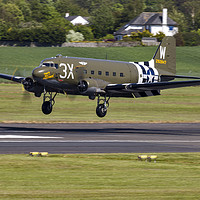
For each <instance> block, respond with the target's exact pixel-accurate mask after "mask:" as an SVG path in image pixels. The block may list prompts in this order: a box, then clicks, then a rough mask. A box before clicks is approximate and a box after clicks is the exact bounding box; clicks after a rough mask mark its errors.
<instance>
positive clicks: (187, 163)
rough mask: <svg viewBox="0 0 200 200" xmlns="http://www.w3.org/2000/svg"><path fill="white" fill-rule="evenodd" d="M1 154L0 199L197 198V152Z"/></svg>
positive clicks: (199, 174)
mask: <svg viewBox="0 0 200 200" xmlns="http://www.w3.org/2000/svg"><path fill="white" fill-rule="evenodd" d="M157 155H158V159H157V162H156V163H154V162H145V161H138V160H137V156H138V154H91V155H76V154H74V155H50V156H49V157H29V156H27V155H0V177H1V178H0V199H3V200H11V199H12V200H13V199H20V200H24V199H29V200H31V199H38V200H44V199H52V200H57V199H59V200H61V199H63V200H65V199H67V200H75V199H81V200H84V199H85V200H86V199H87V200H89V199H91V200H103V199H106V200H109V199H110V200H121V199H123V200H125V199H126V200H132V199H145V200H147V199H149V200H152V199H156V200H160V199H162V200H163V199H164V200H169V199H173V200H179V199H185V200H188V199H189V200H191V199H192V200H193V199H194V200H198V199H199V197H200V160H199V157H200V154H199V153H190V154H189V153H188V154H187V153H184V154H183V153H177V154H174V153H172V154H168V153H159V154H157Z"/></svg>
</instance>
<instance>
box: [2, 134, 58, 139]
mask: <svg viewBox="0 0 200 200" xmlns="http://www.w3.org/2000/svg"><path fill="white" fill-rule="evenodd" d="M51 138H52V139H61V138H62V137H44V136H28V135H0V139H51Z"/></svg>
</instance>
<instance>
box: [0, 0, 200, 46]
mask: <svg viewBox="0 0 200 200" xmlns="http://www.w3.org/2000/svg"><path fill="white" fill-rule="evenodd" d="M163 8H168V14H169V16H170V17H171V18H172V19H173V20H174V21H176V22H177V23H178V26H179V31H180V33H179V35H178V36H176V37H177V39H178V41H180V43H184V44H186V45H194V44H193V43H194V42H193V40H192V39H191V37H190V36H192V38H193V39H194V40H195V41H196V42H195V44H197V43H199V44H200V30H199V29H200V0H190V1H188V0H0V40H8V41H9V40H10V41H13V40H16V41H21V42H24V41H29V42H33V41H34V42H39V43H48V44H60V43H63V42H65V41H66V38H68V39H69V38H70V36H69V35H68V34H69V33H70V34H71V33H72V31H71V30H73V31H74V32H75V33H76V32H79V33H81V34H82V38H84V39H85V40H94V39H102V38H109V37H111V35H110V34H113V32H115V31H116V30H117V29H119V28H120V27H121V26H122V25H124V24H125V23H127V22H128V21H129V20H131V19H133V18H134V17H136V16H137V15H139V14H140V13H141V12H162V9H163ZM67 12H68V13H69V14H70V15H81V16H84V17H90V25H88V26H81V25H77V26H73V25H72V24H71V23H70V22H69V21H68V20H66V19H65V18H64V16H65V13H67ZM69 31H71V32H69ZM66 35H68V37H66ZM190 40H191V41H190ZM192 42H193V43H192Z"/></svg>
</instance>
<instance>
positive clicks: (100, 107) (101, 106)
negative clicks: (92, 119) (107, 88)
mask: <svg viewBox="0 0 200 200" xmlns="http://www.w3.org/2000/svg"><path fill="white" fill-rule="evenodd" d="M106 113H107V107H106V106H105V104H99V105H98V106H97V108H96V114H97V116H98V117H105V115H106Z"/></svg>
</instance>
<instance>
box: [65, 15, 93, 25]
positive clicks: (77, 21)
mask: <svg viewBox="0 0 200 200" xmlns="http://www.w3.org/2000/svg"><path fill="white" fill-rule="evenodd" d="M65 19H67V20H68V21H70V22H71V23H72V24H73V25H87V24H89V18H88V17H82V16H70V15H69V13H66V14H65Z"/></svg>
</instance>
